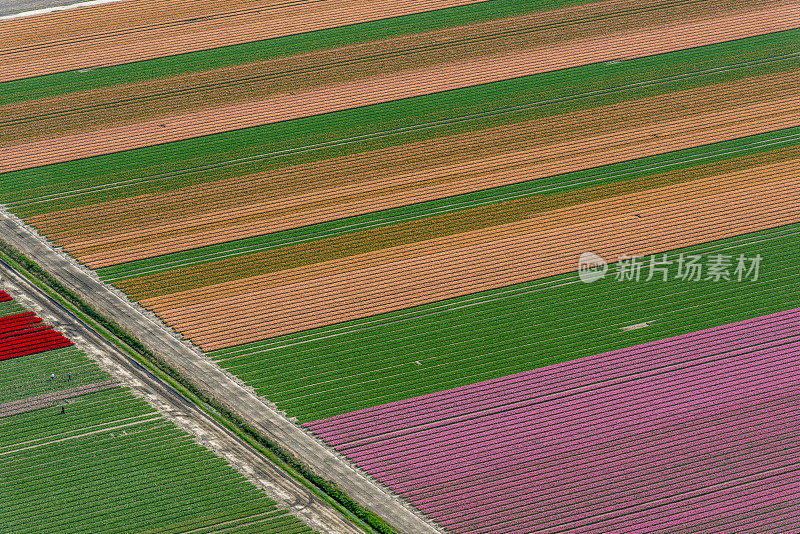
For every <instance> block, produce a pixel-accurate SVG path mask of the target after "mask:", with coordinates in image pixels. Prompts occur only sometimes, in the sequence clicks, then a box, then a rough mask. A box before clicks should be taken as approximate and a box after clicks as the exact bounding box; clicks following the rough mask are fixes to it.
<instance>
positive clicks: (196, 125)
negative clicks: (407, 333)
mask: <svg viewBox="0 0 800 534" xmlns="http://www.w3.org/2000/svg"><path fill="white" fill-rule="evenodd" d="M796 27H800V1H797V0H795V1H792V2H783V3H780V4H777V5H774V6H773V7H770V8H768V9H762V10H758V11H744V12H739V13H736V14H732V15H726V16H722V17H719V18H716V19H708V20H700V21H684V22H682V23H678V24H674V25H660V26H653V27H651V28H648V29H646V30H636V31H626V32H615V33H611V34H607V35H603V36H599V37H590V38H584V39H574V40H571V41H568V42H565V43H558V44H556V45H551V46H540V47H533V48H529V49H525V50H518V51H513V52H510V53H504V54H495V55H489V56H485V57H480V58H474V59H468V60H461V61H454V62H451V63H447V64H444V65H438V66H435V67H432V68H421V69H406V70H403V71H402V72H398V73H393V74H388V75H383V76H373V77H369V78H366V79H363V80H357V81H352V82H347V83H342V84H333V85H330V86H325V87H317V88H313V89H310V90H307V91H303V92H300V93H296V94H277V95H273V96H270V97H268V98H265V99H261V100H255V101H249V102H242V103H236V104H230V105H226V106H220V107H216V108H210V109H201V110H196V111H191V112H188V113H184V114H181V115H177V116H172V117H169V118H168V119H163V118H159V119H155V120H148V121H144V122H141V123H137V124H129V125H123V126H116V127H111V128H105V129H101V130H96V131H90V132H83V133H77V134H70V135H65V136H63V137H59V138H55V139H46V140H39V141H32V142H29V143H23V144H18V145H14V146H9V147H2V148H0V172H6V171H12V170H17V169H23V168H29V167H35V166H39V165H46V164H51V163H57V162H62V161H69V160H73V159H78V158H85V157H90V156H95V155H100V154H106V153H110V152H117V151H121V150H128V149H133V148H140V147H144V146H149V145H153V144H159V143H166V142H170V141H177V140H181V139H189V138H193V137H197V136H201V135H207V134H211V133H219V132H224V131H231V130H235V129H240V128H245V127H249V126H257V125H262V124H269V123H273V122H278V121H283V120H290V119H294V118H300V117H307V116H311V115H317V114H320V113H327V112H333V111H340V110H344V109H349V108H352V107H357V106H365V105H370V104H377V103H381V102H388V101H392V100H397V99H401V98H409V97H413V96H421V95H425V94H430V93H433V92H439V91H445V90H450V89H457V88H463V87H469V86H472V85H477V84H483V83H490V82H494V81H500V80H505V79H509V78H514V77H519V76H526V75H531V74H536V73H540V72H546V71H551V70H555V69H562V68H567V67H574V66H579V65H583V64H587V63H593V62H598V61H609V60H619V59H631V58H636V57H643V56H648V55H652V54H659V53H664V52H670V51H674V50H680V49H684V48H689V47H697V46H703V45H708V44H713V43H719V42H723V41H728V40H731V39H740V38H745V37H751V36H754V35H760V34H763V33H769V32H775V31H779V30H785V29H791V28H796Z"/></svg>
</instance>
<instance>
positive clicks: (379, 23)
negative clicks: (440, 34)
mask: <svg viewBox="0 0 800 534" xmlns="http://www.w3.org/2000/svg"><path fill="white" fill-rule="evenodd" d="M591 1H594V0H493V1H484V2H479V3H475V4H470V5H466V6H459V7H451V8H446V9H438V10H435V11H428V12H425V13H417V14H413V15H404V16H401V17H392V18H388V19H381V20H375V21H371V22H363V23H359V24H351V25H348V26H340V27H337V28H330V29H325V30H317V31H312V32H307V33H301V34H295V35H288V36H285V37H277V38H274V39H266V40H262V41H253V42H249V43H243V44H238V45H231V46H224V47H219V48H212V49H210V50H202V51H198V52H190V53H186V54H178V55H174V56H168V57H163V58H157V59H150V60H146V61H137V62H133V63H125V64H122V65H114V66H111V67H102V68H98V69H94V70H90V71H88V72H79V71H67V72H61V73H57V74H49V75H45V76H37V77H33V78H26V79H23V80H15V81H10V82H4V83H0V105H3V104H10V103H13V102H20V101H24V100H33V99H36V98H46V97H53V96H58V95H63V94H68V93H74V92H79V91H88V90H91V89H98V88H101V87H110V86H114V85H120V84H125V83H133V82H140V81H144V80H152V79H156V78H167V77H172V76H178V75H181V74H187V73H191V72H201V71H209V70H214V69H219V68H222V67H229V66H233V65H241V64H244V63H255V62H259V61H266V60H269V59H274V58H279V57H284V56H290V55H296V54H305V53H308V52H313V51H317V50H330V49H333V48H338V47H342V46H347V45H352V44H358V43H366V42H370V41H376V40H380V39H387V38H390V37H398V36H402V35H409V34H414V33H420V32H426V31H433V30H440V29H445V28H453V27H456V26H462V25H466V24H473V23H478V22H488V21H492V20H497V19H502V18H507V17H513V16H517V15H523V14H525V13H531V12H535V11H542V10H545V9H548V10H549V9H557V8H560V7H566V6H570V5H575V4H585V3H589V2H591Z"/></svg>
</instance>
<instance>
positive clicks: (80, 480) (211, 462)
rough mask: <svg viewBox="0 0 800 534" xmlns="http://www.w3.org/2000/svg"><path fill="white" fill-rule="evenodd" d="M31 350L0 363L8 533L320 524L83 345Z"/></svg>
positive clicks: (1, 507) (299, 528)
mask: <svg viewBox="0 0 800 534" xmlns="http://www.w3.org/2000/svg"><path fill="white" fill-rule="evenodd" d="M20 313H23V314H26V313H28V314H29V313H30V312H26V311H24V308H22V306H20V305H19V304H17V303H16V302H15V301H13V300H8V301H6V302H3V303H1V304H0V322H2V324H4V325H6V324H8V323H9V319H10V318H14V317H15V316H17V317H18V316H19V314H20ZM25 317H28V318H30V319H35V317H32V316H30V315H26V316H25ZM59 336H60V334H59ZM62 338H63V336H62ZM28 341H29V346H33V345H35V343H34V341H33V340H30V339H29V340H28ZM62 345H63V343H62ZM69 345H71V343H69ZM10 348H14V347H11V344H10V343H9V341H8V338H7V337H3V338H2V339H0V351H3V352H5V351H6V350H10ZM40 348H44V349H47V348H46V347H40ZM23 352H25V351H17V353H16V355H15V357H14V359H8V360H4V361H2V362H0V384H2V388H1V389H0V463H2V469H1V470H0V473H2V475H0V480H1V481H2V486H3V492H2V495H3V499H2V502H0V518H2V519H1V520H0V531H3V532H19V533H22V532H97V531H100V530H102V531H103V532H133V531H136V532H145V531H146V532H153V533H155V532H164V533H166V532H179V531H180V532H182V531H186V530H193V529H198V531H201V530H202V531H204V532H205V531H209V532H210V531H212V530H214V531H217V530H218V529H219V528H224V529H229V530H225V532H242V533H244V532H271V533H275V534H281V533H285V534H289V533H301V532H312V530H311V529H310V528H309V527H307V526H305V525H304V524H303V523H301V522H300V521H299V520H298V519H296V518H294V517H292V516H291V515H289V514H288V512H287V511H285V510H280V509H278V508H277V507H276V506H275V503H274V502H273V501H271V500H270V499H268V498H267V497H266V496H265V495H264V494H263V493H262V492H261V490H259V489H257V488H256V487H255V486H253V485H252V484H251V483H250V482H248V481H247V480H245V479H244V477H243V476H242V475H240V474H238V473H237V472H236V471H234V470H233V469H232V468H231V467H230V466H229V465H228V464H227V463H226V462H225V461H224V460H223V459H221V458H219V457H217V456H215V455H214V453H212V452H211V451H209V450H208V449H206V448H204V447H202V446H201V445H200V444H198V443H197V442H195V441H194V440H193V439H192V437H191V436H189V435H188V434H187V433H186V432H184V431H182V430H179V429H178V428H176V427H175V426H174V425H173V424H172V423H171V422H170V421H168V420H167V419H165V418H164V417H163V416H161V415H160V414H159V413H158V412H156V411H155V410H154V409H153V408H152V407H150V406H149V405H148V404H147V403H146V402H144V401H143V400H141V399H139V398H137V397H134V396H133V395H132V394H131V393H130V392H129V391H128V390H127V388H125V387H122V386H121V384H120V383H119V382H118V381H116V380H114V379H113V378H112V377H111V376H109V375H108V374H106V373H104V372H103V371H101V370H100V369H99V368H98V366H97V364H96V363H95V362H93V361H92V360H90V359H89V358H87V357H86V355H85V354H84V353H83V352H82V351H81V350H79V349H77V348H75V347H73V346H66V347H63V346H62V347H61V348H54V349H49V350H43V351H41V352H37V353H33V354H30V353H28V354H23ZM51 374H52V375H53V378H51ZM62 409H63V411H62Z"/></svg>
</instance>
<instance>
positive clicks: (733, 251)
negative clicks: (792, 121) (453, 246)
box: [210, 224, 800, 422]
mask: <svg viewBox="0 0 800 534" xmlns="http://www.w3.org/2000/svg"><path fill="white" fill-rule="evenodd" d="M798 232H800V228H799V227H798V226H797V225H796V224H795V225H790V226H787V227H782V228H776V229H773V230H768V231H764V232H757V233H752V234H745V235H742V236H739V237H736V238H729V239H726V240H720V241H714V242H711V243H707V244H704V245H699V246H695V247H687V248H684V249H681V250H679V251H678V250H676V251H672V252H670V253H669V255H668V258H671V259H672V260H673V261H674V260H675V259H676V258H677V256H678V254H679V253H680V252H682V253H684V254H687V255H688V254H704V253H705V254H716V253H719V254H728V255H734V256H736V255H738V254H741V253H744V254H745V255H747V256H750V255H753V254H755V253H756V251H758V252H759V253H760V254H761V255H762V256H764V257H765V258H772V260H770V262H769V263H770V264H769V265H768V266H767V265H764V267H763V270H762V272H761V275H760V278H759V279H758V280H757V281H755V282H752V281H750V282H742V283H736V282H732V283H731V282H727V283H726V282H724V281H722V282H721V283H718V284H709V283H702V282H700V283H698V282H693V281H684V280H672V281H670V283H665V282H664V281H663V280H661V279H655V278H654V279H653V280H650V281H649V282H647V281H645V280H640V281H639V282H630V283H622V282H617V281H616V280H614V279H613V278H612V279H608V280H603V281H599V282H596V283H593V284H583V283H581V282H580V281H579V280H578V278H577V276H576V275H575V273H574V272H572V273H568V274H564V275H560V276H554V277H549V278H546V279H541V280H536V281H533V282H528V283H524V284H517V285H513V286H508V287H503V288H500V289H496V290H492V291H486V292H482V293H476V294H471V295H467V296H464V297H460V298H456V299H451V300H446V301H440V302H437V303H433V304H428V305H424V306H418V307H414V308H410V309H406V310H402V311H398V312H394V313H389V314H384V315H380V316H373V317H369V318H365V319H360V320H356V321H349V322H345V323H339V324H336V325H331V326H329V327H324V328H319V329H314V330H307V331H304V332H300V333H297V334H292V335H288V336H281V337H276V338H271V339H269V340H265V341H262V342H254V343H250V344H245V345H242V346H238V347H232V348H228V349H221V350H217V351H213V352H211V353H210V354H211V356H212V357H213V358H214V359H215V360H216V361H218V362H219V364H220V365H221V366H223V367H225V368H226V369H229V370H230V371H231V372H233V373H235V374H236V375H237V376H240V377H241V378H242V379H244V380H246V381H248V382H249V383H250V384H252V385H253V386H254V387H255V388H256V389H257V390H258V391H259V393H261V394H262V395H263V396H265V397H266V398H269V399H271V400H273V401H274V402H276V403H278V405H279V406H280V407H281V408H283V409H285V410H286V411H287V412H288V413H290V414H292V415H294V416H296V417H298V418H299V419H300V420H301V421H306V422H307V421H313V420H315V419H322V418H325V417H331V416H334V415H337V414H340V413H345V412H351V411H356V410H359V409H364V408H368V407H370V406H376V405H379V404H385V403H389V402H395V401H399V400H401V399H404V398H407V397H414V396H419V395H424V394H428V393H432V392H435V391H439V390H442V389H449V388H454V387H459V386H464V385H467V384H470V383H472V382H474V381H476V380H487V379H493V378H499V377H503V376H506V375H510V374H513V373H516V372H521V371H523V370H527V369H532V368H536V367H542V366H546V365H551V364H555V363H558V362H562V361H565V360H571V359H574V358H582V357H585V356H589V355H592V354H597V353H600V352H607V351H610V350H615V349H618V348H623V347H627V346H630V345H634V344H637V343H643V342H647V341H651V340H657V339H661V338H664V337H669V336H674V335H679V334H684V333H688V332H692V331H694V330H696V329H698V328H707V327H712V326H717V325H723V324H726V323H728V322H733V321H737V320H742V319H746V318H751V317H756V316H759V315H765V314H768V313H773V312H777V311H781V310H784V309H787V308H789V307H791V306H792V303H794V302H796V300H797V298H798V297H797V295H798V293H797V291H798V288H797V280H796V277H795V276H794V275H793V273H794V272H795V270H796V266H795V263H794V260H793V259H792V257H791V256H792V254H791V253H790V250H792V248H793V247H795V246H796V243H797V239H798V237H797V236H798ZM659 258H660V255H659ZM644 261H645V263H647V262H649V258H645V260H644ZM673 274H674V273H673ZM712 295H713V298H712ZM640 323H648V325H649V326H648V327H646V328H641V329H637V330H632V331H623V330H622V329H621V328H622V327H624V326H629V325H634V324H640ZM278 370H280V371H278Z"/></svg>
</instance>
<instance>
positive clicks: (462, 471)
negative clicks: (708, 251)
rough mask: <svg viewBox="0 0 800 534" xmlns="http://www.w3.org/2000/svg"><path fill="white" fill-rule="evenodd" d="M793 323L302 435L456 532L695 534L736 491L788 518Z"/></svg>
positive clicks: (797, 374) (375, 414) (660, 348)
mask: <svg viewBox="0 0 800 534" xmlns="http://www.w3.org/2000/svg"><path fill="white" fill-rule="evenodd" d="M798 318H800V309H793V310H789V311H786V312H781V313H776V314H772V315H770V316H765V317H759V318H755V319H751V320H747V321H743V322H739V323H734V324H729V325H725V326H721V327H715V328H712V329H708V330H702V331H698V332H693V333H690V334H685V335H682V336H677V337H674V338H668V339H664V340H660V341H654V342H651V343H647V344H644V345H637V346H635V347H630V348H627V349H622V350H617V351H612V352H608V353H604V354H597V355H594V356H589V357H586V358H582V359H579V360H573V361H570V362H565V363H562V364H559V365H553V366H549V367H546V368H543V369H536V370H533V371H529V372H525V373H521V374H518V375H514V376H509V377H505V378H502V379H496V380H492V381H488V382H482V383H477V384H473V385H470V386H465V387H461V388H458V389H455V390H449V391H444V392H440V393H436V394H431V395H426V396H424V397H419V398H415V399H408V400H405V401H400V402H397V403H392V404H388V405H385V406H381V407H377V408H373V409H369V410H363V411H360V412H355V413H352V414H347V415H343V416H339V417H333V418H330V419H327V420H323V421H318V422H315V423H313V424H311V425H308V426H309V427H310V428H312V429H313V430H314V431H315V433H317V434H318V435H320V436H322V437H324V438H325V439H326V441H329V442H330V443H332V444H333V445H335V446H336V448H337V449H338V450H340V451H341V452H343V453H344V454H345V455H346V456H348V457H349V458H350V459H351V460H353V461H354V462H355V463H356V464H357V465H359V466H361V467H362V468H364V469H365V470H366V471H367V472H369V473H370V474H371V475H373V476H374V477H375V478H377V479H378V480H379V481H381V482H382V483H384V484H386V485H387V486H388V487H389V488H391V489H392V490H393V491H395V492H397V493H398V494H400V495H401V496H403V497H405V498H407V499H408V500H409V501H410V502H412V503H413V504H415V505H416V506H418V507H419V508H420V509H421V510H423V511H424V512H425V513H426V514H428V515H429V516H430V517H433V518H435V519H437V520H438V521H440V522H441V524H443V525H444V526H445V527H447V528H448V529H450V530H451V531H453V532H476V533H485V532H486V533H488V532H498V533H500V532H516V531H517V529H519V528H521V527H522V525H523V524H524V527H525V528H526V529H534V530H536V531H542V532H559V531H563V530H576V529H577V530H580V529H585V528H589V527H591V528H594V529H602V530H604V531H610V530H614V531H617V530H619V529H625V528H628V527H631V526H634V525H635V526H636V527H637V528H641V529H643V530H645V531H650V529H652V528H667V529H672V528H677V527H683V528H691V527H692V526H694V528H697V525H705V524H707V523H709V522H710V518H713V520H714V521H719V520H727V519H729V516H731V515H734V514H741V512H742V502H741V501H737V499H740V498H741V497H742V496H743V495H748V496H749V497H750V498H751V499H753V500H751V504H752V506H759V505H766V504H775V503H776V502H777V503H783V504H784V505H785V506H788V507H791V506H794V504H793V501H792V500H791V498H790V496H789V494H787V493H785V488H786V485H787V483H788V482H787V481H788V480H790V478H791V476H794V475H795V471H796V469H797V468H796V465H797V459H798V456H800V446H798V445H797V439H798V437H800V435H798V430H797V424H796V422H797V416H798V409H797V400H798V394H797V393H796V388H797V385H798V384H800V370H798V368H797V366H796V365H795V363H796V360H797V357H798V356H800V322H799V321H798ZM686 498H690V499H694V500H695V501H696V505H694V506H693V507H691V508H687V507H686V506H685V505H684V504H683V502H682V501H684V499H686ZM689 510H690V511H689ZM754 515H755V514H754ZM733 531H735V529H734V530H733Z"/></svg>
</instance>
